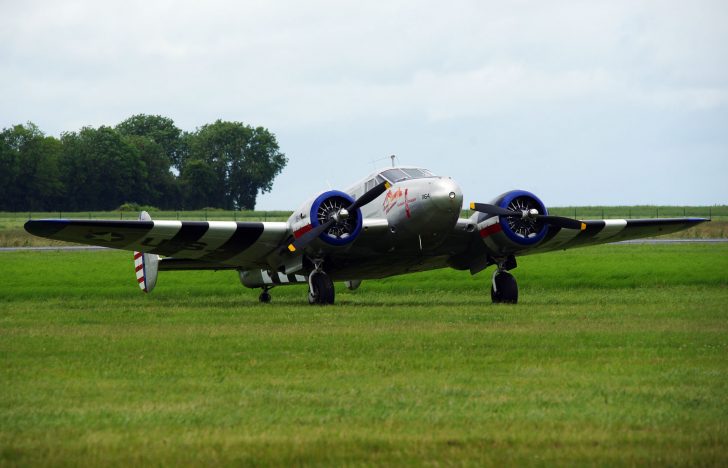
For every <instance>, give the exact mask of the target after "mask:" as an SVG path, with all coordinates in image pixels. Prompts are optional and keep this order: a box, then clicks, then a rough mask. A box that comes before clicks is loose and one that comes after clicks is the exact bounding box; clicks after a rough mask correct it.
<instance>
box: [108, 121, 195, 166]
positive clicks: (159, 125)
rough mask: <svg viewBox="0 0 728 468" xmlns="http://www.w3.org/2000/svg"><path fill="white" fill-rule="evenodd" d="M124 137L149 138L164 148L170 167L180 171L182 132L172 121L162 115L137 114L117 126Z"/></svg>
mask: <svg viewBox="0 0 728 468" xmlns="http://www.w3.org/2000/svg"><path fill="white" fill-rule="evenodd" d="M116 130H118V131H119V133H121V134H122V135H135V136H143V137H147V138H149V139H150V140H152V141H153V142H155V143H157V144H158V145H160V146H161V147H162V149H163V150H164V153H165V154H166V155H167V158H168V159H169V165H170V166H174V167H176V168H178V169H179V166H180V158H181V154H180V149H181V148H180V144H181V136H182V130H180V129H179V128H177V126H176V125H175V124H174V121H173V120H172V119H169V118H167V117H162V116H161V115H146V114H137V115H133V116H131V117H129V118H128V119H126V120H124V121H123V122H121V123H120V124H119V125H117V126H116Z"/></svg>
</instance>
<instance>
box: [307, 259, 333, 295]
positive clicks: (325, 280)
mask: <svg viewBox="0 0 728 468" xmlns="http://www.w3.org/2000/svg"><path fill="white" fill-rule="evenodd" d="M314 267H315V268H314V270H313V271H312V272H311V274H310V275H309V277H308V303H309V304H312V305H313V304H318V305H326V304H333V303H334V296H335V292H334V283H333V282H332V281H331V278H329V275H327V274H326V273H325V272H324V271H323V270H322V269H321V262H320V261H315V262H314Z"/></svg>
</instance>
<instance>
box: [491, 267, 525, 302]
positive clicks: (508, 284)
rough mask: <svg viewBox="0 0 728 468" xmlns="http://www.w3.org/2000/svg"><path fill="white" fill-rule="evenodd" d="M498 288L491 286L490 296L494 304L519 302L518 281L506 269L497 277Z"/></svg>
mask: <svg viewBox="0 0 728 468" xmlns="http://www.w3.org/2000/svg"><path fill="white" fill-rule="evenodd" d="M495 285H496V288H497V292H496V290H494V289H493V285H491V286H490V298H491V300H492V301H493V304H517V303H518V283H516V278H514V277H513V275H512V274H510V273H508V272H506V271H504V272H501V273H499V274H498V275H497V276H496V277H495Z"/></svg>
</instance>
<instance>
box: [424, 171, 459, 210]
mask: <svg viewBox="0 0 728 468" xmlns="http://www.w3.org/2000/svg"><path fill="white" fill-rule="evenodd" d="M430 198H431V199H432V202H433V203H434V204H435V206H436V207H438V208H439V209H441V210H443V211H445V212H448V213H460V210H461V209H462V207H463V192H462V190H460V186H459V185H458V184H457V183H456V182H455V181H454V180H452V179H450V178H449V177H441V178H439V179H437V180H436V181H433V183H432V186H431V188H430Z"/></svg>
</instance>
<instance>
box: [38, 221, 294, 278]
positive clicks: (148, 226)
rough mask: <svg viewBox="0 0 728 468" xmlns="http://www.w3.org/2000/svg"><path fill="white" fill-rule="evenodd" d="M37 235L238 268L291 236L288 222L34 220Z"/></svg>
mask: <svg viewBox="0 0 728 468" xmlns="http://www.w3.org/2000/svg"><path fill="white" fill-rule="evenodd" d="M25 229H26V230H27V231H28V232H29V233H31V234H33V235H36V236H40V237H47V238H49V239H56V240H62V241H68V242H77V243H79V244H88V245H99V246H104V247H111V248H114V249H121V250H131V251H137V252H144V253H151V254H157V255H161V256H165V257H174V258H181V259H190V260H197V261H199V262H200V264H210V265H228V266H234V267H239V268H252V267H258V266H265V265H266V262H265V259H266V257H267V256H268V255H270V254H271V252H273V251H274V250H275V249H277V248H280V246H281V245H283V243H284V241H285V240H286V239H287V238H288V237H289V236H290V235H291V232H290V229H289V227H288V224H287V223H284V222H257V223H256V222H233V221H152V220H149V221H102V220H70V219H46V220H31V221H28V222H27V223H25Z"/></svg>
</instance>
